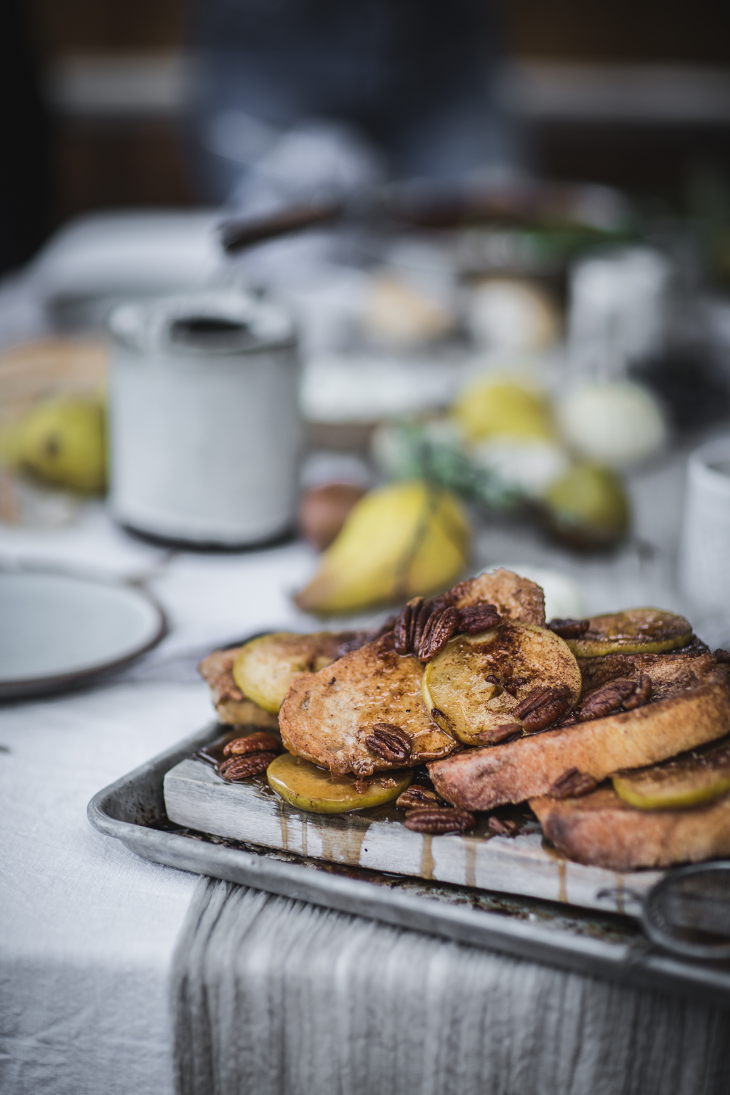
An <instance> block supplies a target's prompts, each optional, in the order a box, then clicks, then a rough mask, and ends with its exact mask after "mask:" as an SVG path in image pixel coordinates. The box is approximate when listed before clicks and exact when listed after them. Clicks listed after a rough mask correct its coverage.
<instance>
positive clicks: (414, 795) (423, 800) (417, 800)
mask: <svg viewBox="0 0 730 1095" xmlns="http://www.w3.org/2000/svg"><path fill="white" fill-rule="evenodd" d="M395 804H396V806H400V808H401V809H402V810H412V809H414V808H416V807H421V806H440V805H441V799H440V798H439V797H438V795H437V794H436V792H435V791H431V790H429V788H428V787H421V786H420V785H419V784H417V783H412V784H411V786H410V787H408V788H407V789H406V790H405V791H404V792H403V794H402V795H399V796H398V798H397V799H396V800H395Z"/></svg>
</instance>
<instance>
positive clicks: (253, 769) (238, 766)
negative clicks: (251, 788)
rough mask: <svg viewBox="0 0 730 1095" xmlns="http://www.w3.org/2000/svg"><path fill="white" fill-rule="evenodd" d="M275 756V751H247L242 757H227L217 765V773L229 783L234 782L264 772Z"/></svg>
mask: <svg viewBox="0 0 730 1095" xmlns="http://www.w3.org/2000/svg"><path fill="white" fill-rule="evenodd" d="M275 757H276V753H249V754H248V755H244V756H242V757H228V759H227V760H224V761H221V763H220V764H219V765H218V774H219V775H221V776H223V779H227V780H228V781H229V783H236V782H237V781H238V780H241V779H248V777H249V776H257V775H258V774H259V772H265V771H266V769H267V768H268V767H269V765H270V764H271V762H272V760H274V758H275Z"/></svg>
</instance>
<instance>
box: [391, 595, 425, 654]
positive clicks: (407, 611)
mask: <svg viewBox="0 0 730 1095" xmlns="http://www.w3.org/2000/svg"><path fill="white" fill-rule="evenodd" d="M433 611H434V602H433V601H426V600H424V598H423V597H414V598H413V600H411V601H409V602H408V604H406V605H404V606H403V608H402V609H401V610H400V612H399V614H398V618H397V620H396V621H395V626H394V629H393V645H394V647H395V650H396V652H397V653H398V654H416V653H417V651H418V647H419V646H420V643H421V639H422V637H423V632H424V630H425V627H426V624H427V623H428V621H429V619H430V617H431V615H432V613H433Z"/></svg>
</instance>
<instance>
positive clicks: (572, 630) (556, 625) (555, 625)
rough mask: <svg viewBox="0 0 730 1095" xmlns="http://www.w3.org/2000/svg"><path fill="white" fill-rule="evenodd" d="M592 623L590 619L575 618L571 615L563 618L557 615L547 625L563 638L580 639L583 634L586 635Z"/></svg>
mask: <svg viewBox="0 0 730 1095" xmlns="http://www.w3.org/2000/svg"><path fill="white" fill-rule="evenodd" d="M590 624H591V621H590V620H573V619H571V618H570V617H568V618H567V619H562V618H561V617H560V616H556V617H555V619H554V620H550V622H549V623H548V625H547V626H548V627H549V628H550V630H551V631H554V632H555V634H556V635H559V636H560V638H561V639H579V638H580V637H581V635H585V633H586V631H587V630H588V628H589V627H590Z"/></svg>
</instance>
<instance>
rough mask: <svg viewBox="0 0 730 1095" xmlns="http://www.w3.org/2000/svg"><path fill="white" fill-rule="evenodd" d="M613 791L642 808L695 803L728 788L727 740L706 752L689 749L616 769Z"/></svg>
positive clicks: (729, 750) (729, 744)
mask: <svg viewBox="0 0 730 1095" xmlns="http://www.w3.org/2000/svg"><path fill="white" fill-rule="evenodd" d="M613 787H614V790H615V791H616V794H617V795H619V796H620V797H621V798H622V799H623V800H624V802H629V803H630V804H631V805H632V806H639V807H640V808H641V809H642V810H670V809H672V808H674V807H682V806H698V805H699V804H700V803H703V802H710V801H711V800H712V799H714V798H719V797H720V795H724V794H725V793H726V792H727V791H730V742H725V743H724V744H723V745H719V746H716V747H715V748H714V749H710V750H709V751H708V752H706V753H701V754H697V753H689V754H688V755H686V756H684V757H680V758H678V759H677V758H675V759H674V760H669V761H665V762H664V764H657V765H653V766H652V767H651V768H637V769H635V770H634V771H630V772H619V773H618V774H617V775H615V776H614V777H613Z"/></svg>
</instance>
